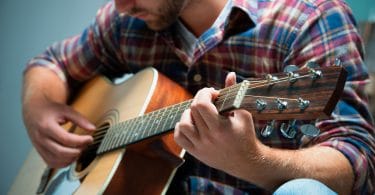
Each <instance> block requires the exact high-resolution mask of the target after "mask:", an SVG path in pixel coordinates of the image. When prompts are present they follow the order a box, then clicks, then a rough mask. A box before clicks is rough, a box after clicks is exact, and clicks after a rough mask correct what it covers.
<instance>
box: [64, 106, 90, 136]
mask: <svg viewBox="0 0 375 195" xmlns="http://www.w3.org/2000/svg"><path fill="white" fill-rule="evenodd" d="M65 118H66V119H67V120H69V121H71V122H72V123H74V124H75V125H77V126H79V127H80V128H82V129H84V130H88V131H94V130H95V129H96V127H95V125H94V124H92V123H91V122H90V121H89V120H88V119H87V118H86V117H84V116H82V115H81V114H80V113H79V112H77V111H75V110H74V109H72V108H68V109H67V110H66V112H65Z"/></svg>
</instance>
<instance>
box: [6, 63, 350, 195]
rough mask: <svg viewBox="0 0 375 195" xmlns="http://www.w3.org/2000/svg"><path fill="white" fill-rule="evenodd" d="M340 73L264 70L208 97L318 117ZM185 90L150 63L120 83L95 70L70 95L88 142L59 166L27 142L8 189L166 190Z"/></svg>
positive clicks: (258, 111)
mask: <svg viewBox="0 0 375 195" xmlns="http://www.w3.org/2000/svg"><path fill="white" fill-rule="evenodd" d="M345 79H346V71H345V70H344V69H343V68H342V67H341V66H331V67H324V68H319V67H317V68H306V69H302V70H297V71H295V70H294V71H287V72H286V73H279V74H275V75H266V76H265V78H264V79H255V80H251V81H248V80H245V81H243V82H241V83H238V84H235V85H233V86H230V87H228V88H224V89H222V90H220V94H219V96H218V98H217V99H216V100H215V101H214V104H215V106H216V107H217V109H218V111H219V112H220V113H225V112H228V111H231V110H233V109H239V108H242V109H246V110H248V111H249V112H251V113H252V115H253V118H254V119H255V120H303V121H305V120H315V119H318V118H319V119H322V118H327V117H329V116H330V114H331V112H332V110H333V109H334V107H335V105H336V103H337V101H338V99H339V97H340V95H341V92H342V90H343V88H344V84H345ZM191 98H192V95H191V94H190V93H188V92H187V91H186V90H185V89H184V88H182V87H181V86H179V85H177V84H176V83H174V82H172V81H171V80H169V79H168V78H167V77H165V76H163V75H162V74H160V73H158V72H157V71H156V70H155V69H153V68H147V69H144V70H142V71H140V72H139V73H137V74H135V75H134V76H132V77H130V78H129V79H128V80H126V81H125V82H123V83H121V84H113V83H112V82H110V81H109V80H107V79H106V78H103V77H96V78H94V79H93V80H91V81H89V82H88V83H87V84H86V85H85V86H84V88H83V89H82V90H81V91H80V93H79V95H78V96H77V97H76V98H75V101H73V103H72V107H73V108H74V109H75V110H77V111H78V112H80V113H81V114H82V115H84V116H85V117H87V118H88V119H89V120H90V121H92V122H93V123H94V124H95V125H96V126H97V130H96V131H95V132H94V133H93V134H92V136H93V137H94V142H93V144H92V145H90V146H89V147H88V148H87V149H86V150H85V151H84V152H83V153H82V154H81V156H80V157H79V159H78V160H77V161H76V162H74V163H73V164H72V165H70V166H68V167H66V168H63V169H50V168H48V167H47V166H46V165H45V164H44V162H43V161H42V159H41V158H40V157H39V156H38V155H37V153H36V152H35V150H34V149H33V150H32V152H31V153H30V154H29V156H28V158H27V160H26V161H25V164H24V165H23V167H22V169H21V171H20V173H19V175H18V177H17V178H16V180H15V182H14V184H13V186H12V188H11V190H10V192H9V194H17V195H19V194H34V193H38V194H73V193H74V194H85V195H86V194H164V193H165V192H166V190H167V188H168V186H169V184H170V182H171V180H172V178H173V176H174V174H175V172H176V170H177V168H178V167H179V166H180V165H181V164H182V163H183V162H184V160H183V156H184V153H185V151H184V150H183V149H182V148H180V147H179V146H178V145H177V144H176V143H175V142H174V139H173V134H172V133H173V129H174V126H175V124H176V123H177V122H178V121H179V119H180V117H181V114H182V112H183V111H184V110H185V109H187V108H188V107H189V105H190V103H191V102H192V100H191ZM64 127H65V129H66V130H67V131H69V132H72V133H75V134H85V133H86V132H85V131H84V130H82V129H80V128H78V127H76V126H75V125H73V124H65V125H64ZM270 133H272V132H268V130H266V132H261V134H262V135H264V136H267V134H270ZM284 133H287V136H288V135H289V136H291V135H290V134H288V133H290V132H284Z"/></svg>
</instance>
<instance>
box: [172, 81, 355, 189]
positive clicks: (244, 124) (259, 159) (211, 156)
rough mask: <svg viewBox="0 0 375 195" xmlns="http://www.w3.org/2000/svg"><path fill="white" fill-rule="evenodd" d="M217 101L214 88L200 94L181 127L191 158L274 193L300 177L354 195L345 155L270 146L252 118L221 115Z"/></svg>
mask: <svg viewBox="0 0 375 195" xmlns="http://www.w3.org/2000/svg"><path fill="white" fill-rule="evenodd" d="M215 96H217V91H215V90H213V89H207V88H206V89H203V90H201V91H199V92H198V93H197V95H196V96H195V98H194V100H193V103H192V105H191V109H189V110H187V111H185V112H184V114H183V116H182V118H181V121H180V122H179V123H178V124H177V125H176V129H175V140H176V142H177V143H179V144H180V145H181V146H182V147H184V148H185V149H186V150H187V151H188V152H189V153H190V154H192V155H193V156H195V157H196V158H198V159H200V160H201V161H202V162H204V163H205V164H207V165H210V166H212V167H214V168H217V169H221V170H223V171H225V172H227V173H229V174H231V175H233V176H236V177H239V178H241V179H244V180H247V181H249V182H251V183H254V184H256V185H258V186H260V187H262V188H265V189H268V190H270V191H273V190H274V189H275V188H276V187H278V186H279V185H281V184H282V183H284V182H286V181H288V180H291V179H294V178H314V179H317V180H320V181H322V182H324V183H325V184H327V185H328V186H329V187H331V188H332V189H333V190H335V191H336V192H338V193H339V194H350V192H351V188H352V184H353V173H352V168H351V166H350V163H349V161H348V160H347V159H346V158H345V157H344V156H343V155H342V153H340V152H339V151H337V150H335V149H332V148H329V147H321V146H315V147H310V148H307V149H301V150H282V149H275V148H270V147H267V146H265V145H263V144H262V143H261V142H260V141H259V140H258V139H257V138H256V135H255V131H254V125H253V121H252V117H251V114H250V113H248V112H247V111H244V110H237V111H234V112H232V114H231V115H228V116H226V117H223V116H220V115H219V114H218V112H217V110H216V107H215V106H214V105H213V104H212V103H211V101H212V99H214V98H215ZM337 178H340V179H337Z"/></svg>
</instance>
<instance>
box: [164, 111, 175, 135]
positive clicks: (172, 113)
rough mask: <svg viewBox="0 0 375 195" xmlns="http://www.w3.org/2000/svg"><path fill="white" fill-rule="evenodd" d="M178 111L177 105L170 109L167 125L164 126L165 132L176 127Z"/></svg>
mask: <svg viewBox="0 0 375 195" xmlns="http://www.w3.org/2000/svg"><path fill="white" fill-rule="evenodd" d="M176 111H177V105H175V106H172V107H171V108H170V109H169V112H168V115H167V117H166V122H165V125H164V126H165V127H164V129H165V130H170V129H173V128H174V126H175V124H176V123H174V118H175V117H176V114H177V113H176Z"/></svg>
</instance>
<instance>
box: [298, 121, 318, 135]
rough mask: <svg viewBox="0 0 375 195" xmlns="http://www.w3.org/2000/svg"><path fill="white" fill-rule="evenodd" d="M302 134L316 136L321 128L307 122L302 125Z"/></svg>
mask: <svg viewBox="0 0 375 195" xmlns="http://www.w3.org/2000/svg"><path fill="white" fill-rule="evenodd" d="M300 129H301V132H302V134H304V135H306V136H308V137H316V136H318V135H319V133H320V129H319V128H317V127H316V126H315V125H313V124H305V125H301V127H300Z"/></svg>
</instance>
